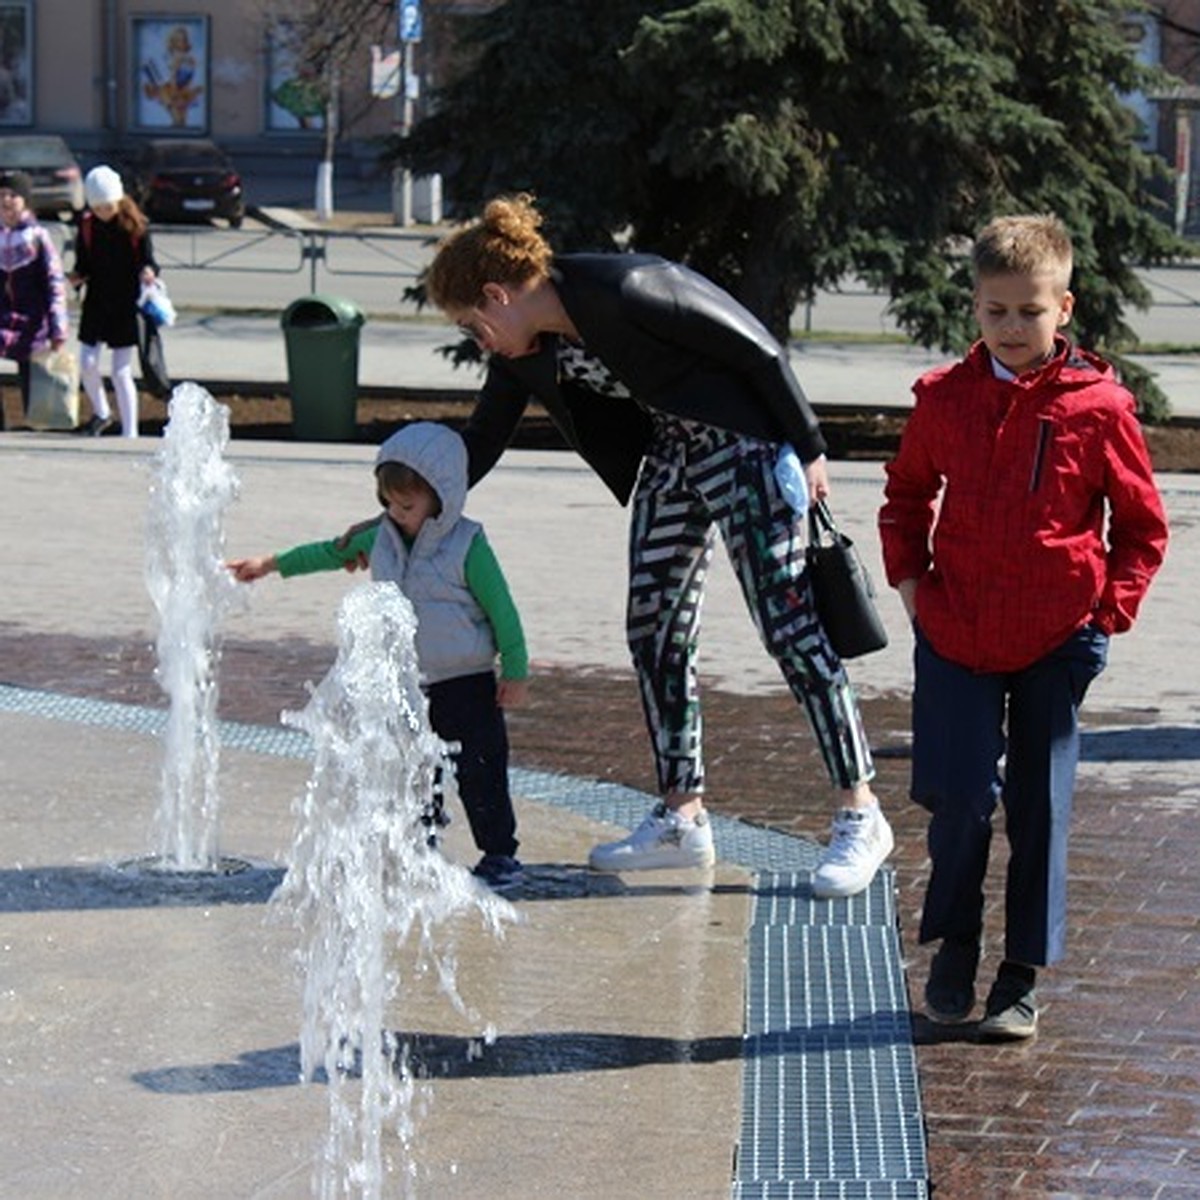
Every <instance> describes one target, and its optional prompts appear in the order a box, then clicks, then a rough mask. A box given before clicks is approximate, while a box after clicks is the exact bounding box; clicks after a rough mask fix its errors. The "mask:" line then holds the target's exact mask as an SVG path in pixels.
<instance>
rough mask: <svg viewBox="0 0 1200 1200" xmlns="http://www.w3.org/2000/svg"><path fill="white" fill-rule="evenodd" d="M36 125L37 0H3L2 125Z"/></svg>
mask: <svg viewBox="0 0 1200 1200" xmlns="http://www.w3.org/2000/svg"><path fill="white" fill-rule="evenodd" d="M32 124H33V3H32V0H0V125H32Z"/></svg>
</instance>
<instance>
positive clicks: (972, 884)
mask: <svg viewBox="0 0 1200 1200" xmlns="http://www.w3.org/2000/svg"><path fill="white" fill-rule="evenodd" d="M973 265H974V275H975V316H976V319H977V320H978V322H979V327H980V331H981V333H982V340H981V341H979V342H977V343H976V344H975V346H973V347H972V348H971V350H970V351H969V352H968V354H967V356H966V358H965V359H963V360H962V361H961V362H958V363H955V364H953V365H951V366H947V367H942V368H939V369H937V370H934V371H932V372H930V373H929V374H927V375H925V376H924V377H923V378H921V379H920V380H918V381H917V384H916V386H915V389H914V390H915V392H916V407H915V408H914V410H913V413H912V416H911V418H910V419H909V421H908V424H907V426H906V428H905V430H904V436H903V438H902V439H901V442H900V449H899V451H898V453H897V455H896V457H895V459H894V461H893V462H891V463H890V464H889V465H888V468H887V485H886V489H885V495H886V502H885V503H884V505H883V507H882V509H881V510H880V514H879V531H880V536H881V539H882V544H883V556H884V563H885V567H886V570H887V576H888V581H889V582H890V583H891V584H892V585H893V586H894V587H895V588H897V589H898V591H899V592H900V596H901V599H902V601H903V603H904V607H905V609H906V611H907V612H908V615H909V617H910V618H911V619H912V620H913V623H914V630H915V636H916V654H915V688H914V693H913V718H912V720H913V758H912V798H913V799H914V800H915V801H916V802H917V803H918V804H920V805H922V806H923V807H924V808H926V809H928V810H929V812H930V813H931V814H932V816H931V818H930V822H929V832H928V847H929V856H930V860H931V863H932V870H931V872H930V877H929V884H928V887H927V889H926V894H925V905H924V911H923V913H922V917H921V929H920V940H921V941H922V942H923V943H924V942H930V941H934V940H937V939H940V940H941V945H940V947H939V949H938V951H937V953H936V955H935V956H934V958H933V962H932V965H931V968H930V973H929V980H928V983H927V985H926V988H925V1005H926V1012H927V1013H928V1015H929V1016H930V1018H931V1019H933V1020H935V1021H942V1022H952V1021H962V1020H965V1019H966V1018H967V1017H968V1016H969V1015H970V1013H971V1009H972V1007H973V1005H974V1003H975V975H976V971H977V968H978V965H979V958H980V953H981V944H982V936H983V908H984V897H983V886H984V879H985V874H986V871H987V863H988V850H989V846H990V842H991V835H992V824H991V822H992V814H993V812H994V810H995V807H996V802H997V800H999V799H1001V798H1002V799H1003V801H1004V808H1005V814H1006V826H1005V828H1006V833H1007V837H1008V842H1009V846H1010V850H1011V854H1010V861H1009V866H1008V876H1007V883H1006V889H1005V908H1004V917H1005V927H1004V959H1003V961H1002V962H1001V964H1000V967H999V971H998V972H997V975H996V979H995V982H994V983H993V985H992V988H991V991H990V992H989V993H988V997H987V1001H986V1004H985V1007H984V1016H983V1019H982V1021H981V1022H980V1024H979V1032H980V1034H981V1035H982V1036H984V1037H986V1038H994V1039H1018V1038H1027V1037H1032V1036H1033V1035H1034V1033H1035V1032H1036V1029H1037V1018H1038V1010H1037V1001H1036V997H1035V993H1034V983H1035V980H1036V976H1037V968H1038V967H1040V966H1045V965H1048V964H1050V963H1053V962H1056V961H1057V960H1058V959H1060V958H1061V957H1062V955H1063V949H1064V941H1065V934H1066V904H1067V831H1068V825H1069V822H1070V816H1071V801H1072V793H1073V791H1074V786H1075V769H1076V765H1077V762H1078V757H1079V706H1080V704H1081V702H1082V700H1083V697H1084V693H1085V692H1086V691H1087V688H1088V685H1089V684H1090V683H1091V681H1092V680H1093V679H1094V678H1096V676H1097V675H1099V674H1100V672H1101V671H1102V670H1103V668H1104V666H1105V662H1106V658H1107V651H1108V640H1109V637H1110V636H1111V635H1112V634H1114V633H1123V632H1124V631H1125V630H1127V629H1129V628H1130V626H1131V625H1132V624H1133V620H1134V617H1135V616H1136V615H1137V610H1138V606H1139V604H1140V603H1141V600H1142V598H1143V596H1144V595H1145V593H1146V590H1147V588H1148V587H1149V585H1150V580H1151V578H1152V577H1153V575H1154V573H1155V571H1157V570H1158V567H1159V565H1160V563H1161V562H1162V559H1163V554H1164V551H1165V548H1166V543H1167V525H1166V519H1165V517H1164V515H1163V507H1162V502H1161V500H1160V499H1159V495H1158V491H1157V488H1156V487H1155V483H1154V475H1153V472H1152V469H1151V465H1150V461H1149V457H1148V455H1147V453H1146V446H1145V442H1144V440H1143V438H1142V431H1141V427H1140V425H1139V424H1138V419H1137V416H1136V414H1135V409H1134V401H1133V397H1132V396H1131V395H1130V394H1129V393H1128V392H1127V391H1126V390H1125V389H1124V388H1123V387H1121V385H1120V384H1119V383H1118V382H1117V381H1116V378H1115V376H1114V373H1113V370H1112V368H1111V367H1110V366H1109V365H1108V364H1107V363H1105V362H1104V361H1102V360H1101V359H1099V358H1097V357H1095V356H1094V355H1091V354H1088V353H1086V352H1084V351H1082V350H1079V349H1077V348H1075V347H1074V346H1072V345H1071V343H1070V342H1069V341H1068V340H1067V339H1066V337H1064V336H1062V335H1061V334H1060V332H1059V331H1060V330H1061V329H1062V328H1063V327H1064V326H1066V324H1067V323H1068V322H1069V321H1070V319H1071V313H1072V309H1073V306H1074V297H1073V296H1072V294H1071V292H1070V291H1069V290H1068V287H1069V284H1070V279H1071V269H1072V247H1071V241H1070V237H1069V235H1068V234H1067V231H1066V229H1065V228H1064V226H1063V225H1062V223H1061V222H1060V221H1059V220H1058V219H1057V218H1055V217H1051V216H1016V217H999V218H997V219H996V220H994V221H992V222H991V223H990V224H989V225H988V226H987V227H986V228H985V229H984V230H983V231H982V232H981V233H980V235H979V238H978V240H977V241H976V243H975V247H974V252H973ZM939 494H940V509H939V508H938V504H937V502H938V499H939ZM1001 759H1003V760H1004V770H1003V775H1002V774H1001V767H1000V763H1001Z"/></svg>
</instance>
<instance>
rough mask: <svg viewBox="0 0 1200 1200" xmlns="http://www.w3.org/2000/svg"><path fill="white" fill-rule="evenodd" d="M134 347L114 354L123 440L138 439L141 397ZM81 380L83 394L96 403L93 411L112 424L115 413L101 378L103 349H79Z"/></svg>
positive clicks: (84, 346)
mask: <svg viewBox="0 0 1200 1200" xmlns="http://www.w3.org/2000/svg"><path fill="white" fill-rule="evenodd" d="M133 349H134V348H133V347H132V346H114V347H113V352H112V381H113V392H114V393H115V394H116V397H117V408H118V410H119V411H120V413H121V434H122V436H123V437H137V435H138V394H137V386H136V384H134V382H133ZM79 378H80V380H81V381H82V382H83V390H84V391H85V392H87V397H88V399H89V400H90V401H91V402H92V411H93V412H94V413H95V414H96V416H98V417H99V418H100V419H101V420H102V421H107V420H110V419H111V417H112V409H111V408H110V407H109V404H108V397H107V396H106V395H105V394H104V379H103V377H102V376H101V374H100V347H99V346H89V345H87V343H81V345H80V347H79Z"/></svg>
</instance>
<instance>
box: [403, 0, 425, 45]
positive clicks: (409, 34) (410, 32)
mask: <svg viewBox="0 0 1200 1200" xmlns="http://www.w3.org/2000/svg"><path fill="white" fill-rule="evenodd" d="M400 40H401V41H402V42H419V41H420V40H421V3H420V0H400Z"/></svg>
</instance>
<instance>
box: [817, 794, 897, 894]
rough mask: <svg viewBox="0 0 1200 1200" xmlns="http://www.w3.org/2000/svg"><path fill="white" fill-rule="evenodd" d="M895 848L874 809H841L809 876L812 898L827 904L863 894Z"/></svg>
mask: <svg viewBox="0 0 1200 1200" xmlns="http://www.w3.org/2000/svg"><path fill="white" fill-rule="evenodd" d="M895 844H896V839H895V838H894V837H893V836H892V827H891V826H890V825H889V824H888V823H887V818H886V817H885V816H884V815H883V813H882V812H881V811H880V810H879V809H878V808H865V809H854V808H843V809H842V810H841V812H839V813H838V814H837V816H836V817H834V818H833V830H832V832H831V834H830V837H829V845H828V847H827V848H826V850H825V853H824V854H823V855H821V861H820V862H819V863H818V864H817V869H816V870H815V871H814V872H813V895H814V896H816V897H817V899H819V900H829V899H832V898H833V897H835V896H856V895H858V893H859V892H861V891H865V890H866V888H868V887H869V886H870V884H871V880H872V879H874V878H875V872H876V871H878V870H879V868H880V866H881V865H882V863H883V860H884V859H885V858H887V856H888V855H889V854H891V852H892V848H893V847H894V846H895Z"/></svg>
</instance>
